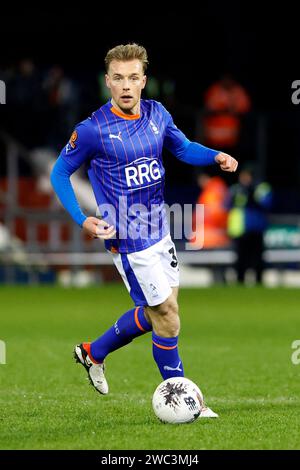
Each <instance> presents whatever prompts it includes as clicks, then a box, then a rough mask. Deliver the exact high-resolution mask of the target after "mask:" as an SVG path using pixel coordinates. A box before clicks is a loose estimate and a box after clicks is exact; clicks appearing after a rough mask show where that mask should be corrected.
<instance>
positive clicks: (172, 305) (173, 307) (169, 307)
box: [157, 297, 178, 318]
mask: <svg viewBox="0 0 300 470" xmlns="http://www.w3.org/2000/svg"><path fill="white" fill-rule="evenodd" d="M157 312H158V314H159V315H160V316H162V317H169V318H172V317H176V316H178V303H177V301H176V300H175V299H174V298H172V297H171V298H169V299H167V300H166V301H165V302H163V303H162V304H161V305H159V306H158V309H157Z"/></svg>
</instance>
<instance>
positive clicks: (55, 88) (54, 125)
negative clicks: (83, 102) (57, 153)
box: [43, 65, 79, 150]
mask: <svg viewBox="0 0 300 470" xmlns="http://www.w3.org/2000/svg"><path fill="white" fill-rule="evenodd" d="M43 89H44V93H45V96H46V105H47V109H48V113H47V120H48V135H47V137H46V140H47V142H46V143H47V144H48V146H49V147H51V148H53V149H54V150H57V149H58V148H60V147H62V145H63V144H64V142H65V140H66V138H67V136H68V135H70V134H71V133H72V131H73V128H74V126H75V123H76V122H77V118H78V112H79V111H78V88H77V85H76V83H75V81H74V80H73V79H71V78H69V77H67V76H66V74H65V71H64V69H63V68H62V67H60V66H58V65H55V66H53V67H51V68H50V70H49V71H48V73H47V75H46V77H45V80H44V82H43Z"/></svg>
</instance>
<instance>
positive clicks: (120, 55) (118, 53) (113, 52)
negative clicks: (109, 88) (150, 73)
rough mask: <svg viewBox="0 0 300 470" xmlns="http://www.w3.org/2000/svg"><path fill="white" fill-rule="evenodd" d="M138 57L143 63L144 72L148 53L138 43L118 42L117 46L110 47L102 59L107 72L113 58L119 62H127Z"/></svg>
mask: <svg viewBox="0 0 300 470" xmlns="http://www.w3.org/2000/svg"><path fill="white" fill-rule="evenodd" d="M134 59H138V60H140V61H141V63H142V65H143V72H144V73H145V72H146V69H147V66H148V63H149V62H148V54H147V51H146V49H145V48H144V47H143V46H140V45H139V44H136V43H132V44H125V45H124V44H120V45H119V46H116V47H114V48H113V49H110V50H109V51H108V53H107V54H106V57H105V59H104V62H105V67H106V71H107V72H108V69H109V65H110V63H111V62H112V61H113V60H118V61H120V62H127V61H129V60H134Z"/></svg>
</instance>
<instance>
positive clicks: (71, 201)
mask: <svg viewBox="0 0 300 470" xmlns="http://www.w3.org/2000/svg"><path fill="white" fill-rule="evenodd" d="M96 149H97V140H96V135H95V133H94V129H93V128H92V127H91V126H88V125H87V124H84V123H82V124H79V125H78V126H77V127H76V129H75V130H74V132H73V134H72V136H71V138H70V140H69V142H68V144H67V145H66V146H65V147H64V148H63V150H62V151H61V153H60V155H59V157H58V159H57V161H56V163H55V165H54V167H53V169H52V172H51V176H50V180H51V184H52V186H53V189H54V191H55V193H56V195H57V196H58V198H59V200H60V202H61V203H62V205H63V206H64V208H65V209H66V210H67V211H68V212H69V214H70V215H71V217H72V218H73V220H74V221H75V222H76V223H77V224H78V225H79V226H80V227H82V228H83V229H84V230H85V231H86V232H87V233H88V234H89V235H90V236H92V237H95V238H101V239H103V240H107V239H109V238H112V237H113V236H114V235H115V229H114V227H113V226H109V224H108V223H107V222H105V221H104V220H100V219H98V218H96V217H87V216H86V215H85V214H84V213H83V212H82V210H81V207H80V205H79V203H78V201H77V198H76V196H75V193H74V189H73V186H72V184H71V180H70V177H71V175H72V174H73V173H74V172H75V171H76V170H77V169H78V168H79V167H80V166H81V165H82V164H83V163H84V162H86V161H88V160H90V159H91V158H92V157H93V156H94V155H95V153H96Z"/></svg>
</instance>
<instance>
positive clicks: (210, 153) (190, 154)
mask: <svg viewBox="0 0 300 470" xmlns="http://www.w3.org/2000/svg"><path fill="white" fill-rule="evenodd" d="M166 112H167V111H166ZM167 114H168V118H169V121H168V125H167V127H166V134H165V139H164V146H165V147H166V148H167V149H168V150H169V151H170V152H171V153H172V154H173V155H174V156H175V157H176V158H178V159H179V160H181V161H183V162H185V163H189V164H190V165H195V166H206V165H213V164H216V163H217V164H218V165H220V168H221V170H223V171H230V172H233V171H236V169H237V166H238V162H237V160H236V159H235V158H233V157H232V156H231V155H228V154H227V153H224V152H220V151H219V150H213V149H211V148H209V147H205V146H204V145H202V144H199V143H198V142H191V141H190V140H189V139H187V138H186V136H185V135H184V133H183V132H182V131H180V130H179V129H178V128H177V126H176V125H175V124H174V122H173V119H172V117H171V115H170V114H169V113H167Z"/></svg>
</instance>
